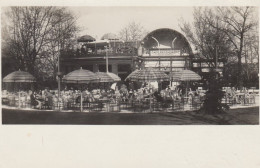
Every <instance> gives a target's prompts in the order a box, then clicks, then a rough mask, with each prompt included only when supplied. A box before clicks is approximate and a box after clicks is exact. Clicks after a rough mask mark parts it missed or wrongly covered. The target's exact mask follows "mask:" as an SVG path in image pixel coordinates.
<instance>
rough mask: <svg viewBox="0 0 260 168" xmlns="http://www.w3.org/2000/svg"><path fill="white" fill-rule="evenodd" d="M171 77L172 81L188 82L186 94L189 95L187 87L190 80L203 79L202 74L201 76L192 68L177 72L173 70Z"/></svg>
mask: <svg viewBox="0 0 260 168" xmlns="http://www.w3.org/2000/svg"><path fill="white" fill-rule="evenodd" d="M169 76H170V79H171V80H172V81H177V82H180V81H184V82H187V83H186V84H187V86H186V96H187V87H188V82H189V81H199V80H201V76H199V75H198V74H197V73H195V72H193V71H191V70H187V69H186V70H182V71H177V72H173V73H171V74H170V75H169Z"/></svg>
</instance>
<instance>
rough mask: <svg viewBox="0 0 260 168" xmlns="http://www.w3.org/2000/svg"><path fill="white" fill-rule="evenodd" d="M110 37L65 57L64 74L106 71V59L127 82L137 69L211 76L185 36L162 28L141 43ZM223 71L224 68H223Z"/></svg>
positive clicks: (109, 65)
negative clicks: (188, 70)
mask: <svg viewBox="0 0 260 168" xmlns="http://www.w3.org/2000/svg"><path fill="white" fill-rule="evenodd" d="M115 37H116V36H115V35H113V34H111V33H108V34H105V35H104V36H103V37H102V38H101V40H96V41H92V42H82V41H79V43H80V44H81V46H82V47H81V48H78V49H77V51H75V52H74V53H73V54H65V55H63V56H61V70H62V72H63V74H67V73H68V72H71V71H73V70H75V69H79V68H80V67H82V68H83V69H87V70H91V71H93V72H98V71H100V72H105V71H106V56H107V57H108V70H109V72H112V73H115V74H117V75H118V76H119V77H121V79H122V80H124V79H125V78H126V77H127V76H128V75H129V74H130V73H131V72H132V71H134V70H135V69H140V68H145V67H151V68H156V69H160V70H161V71H164V72H166V73H167V74H168V73H170V72H173V71H180V70H183V69H191V70H194V71H195V72H197V73H199V74H201V73H203V72H207V69H209V67H207V63H206V62H205V61H204V60H201V59H200V60H198V59H196V57H195V56H194V54H193V52H192V48H191V46H190V44H189V42H188V41H187V39H186V38H185V37H184V35H182V34H181V33H179V32H177V31H175V30H172V29H168V28H162V29H157V30H154V31H152V32H150V33H149V34H147V35H146V36H145V37H144V38H143V40H141V41H131V42H123V41H121V40H120V39H117V38H115ZM222 68H223V66H222Z"/></svg>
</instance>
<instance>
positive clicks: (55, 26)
mask: <svg viewBox="0 0 260 168" xmlns="http://www.w3.org/2000/svg"><path fill="white" fill-rule="evenodd" d="M5 20H8V23H7V25H6V27H7V30H8V36H4V38H5V40H3V42H4V43H5V46H7V49H8V48H9V51H8V52H7V53H9V55H10V56H11V57H13V58H14V59H15V60H16V61H17V63H18V67H19V68H20V69H23V70H26V71H29V72H30V73H32V74H34V75H37V74H38V73H40V71H46V72H48V70H46V69H45V68H46V67H48V66H49V65H48V64H50V63H52V64H57V53H55V56H54V55H53V54H54V53H52V55H50V54H49V53H51V52H50V51H54V50H55V51H58V50H60V48H61V46H64V45H65V43H66V40H68V39H69V38H71V37H72V36H73V34H74V33H75V31H76V26H75V18H74V16H73V15H72V14H71V13H70V12H69V11H67V10H66V8H61V7H11V8H9V10H8V11H7V13H6V17H5ZM57 32H60V33H57ZM51 56H53V57H51ZM54 57H55V58H54ZM44 59H46V60H49V61H46V60H45V61H42V60H44ZM39 64H40V65H41V68H39V66H38V65H39ZM43 65H46V66H43ZM56 66H57V65H56ZM53 70H56V69H55V68H54V69H53Z"/></svg>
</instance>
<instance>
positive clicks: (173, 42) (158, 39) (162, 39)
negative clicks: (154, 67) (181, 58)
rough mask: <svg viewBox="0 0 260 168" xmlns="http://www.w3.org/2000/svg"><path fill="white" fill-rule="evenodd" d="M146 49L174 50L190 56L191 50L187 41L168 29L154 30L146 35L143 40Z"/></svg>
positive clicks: (179, 34) (182, 36) (176, 32)
mask: <svg viewBox="0 0 260 168" xmlns="http://www.w3.org/2000/svg"><path fill="white" fill-rule="evenodd" d="M143 46H144V48H146V49H167V48H168V49H174V50H182V51H185V52H187V53H189V54H192V49H191V46H190V44H189V42H188V41H187V39H186V38H185V37H184V35H182V34H181V33H179V32H178V31H176V30H173V29H169V28H161V29H156V30H154V31H152V32H150V33H148V34H147V35H146V36H145V37H144V39H143Z"/></svg>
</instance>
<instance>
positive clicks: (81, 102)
mask: <svg viewBox="0 0 260 168" xmlns="http://www.w3.org/2000/svg"><path fill="white" fill-rule="evenodd" d="M82 111H83V109H82V90H81V93H80V112H82Z"/></svg>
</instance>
